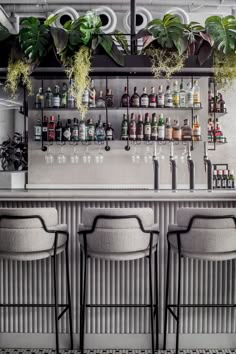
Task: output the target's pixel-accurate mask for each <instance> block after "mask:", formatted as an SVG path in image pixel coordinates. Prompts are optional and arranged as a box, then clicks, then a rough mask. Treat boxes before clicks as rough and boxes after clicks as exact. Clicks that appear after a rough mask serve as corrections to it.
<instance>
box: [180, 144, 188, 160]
mask: <svg viewBox="0 0 236 354" xmlns="http://www.w3.org/2000/svg"><path fill="white" fill-rule="evenodd" d="M187 155H188V152H187V145H184V150H183V152H182V154H181V156H180V161H181V162H182V163H184V162H185V161H186V160H187Z"/></svg>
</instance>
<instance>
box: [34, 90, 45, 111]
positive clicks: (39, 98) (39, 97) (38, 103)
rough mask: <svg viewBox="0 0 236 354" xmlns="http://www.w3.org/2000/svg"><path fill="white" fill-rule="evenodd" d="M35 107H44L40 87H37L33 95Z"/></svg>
mask: <svg viewBox="0 0 236 354" xmlns="http://www.w3.org/2000/svg"><path fill="white" fill-rule="evenodd" d="M35 108H36V109H42V108H44V94H43V89H42V87H40V88H39V91H38V93H37V94H36V97H35Z"/></svg>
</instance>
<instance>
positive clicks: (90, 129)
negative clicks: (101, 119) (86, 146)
mask: <svg viewBox="0 0 236 354" xmlns="http://www.w3.org/2000/svg"><path fill="white" fill-rule="evenodd" d="M87 128H88V130H87V140H88V141H93V140H94V138H95V126H94V124H93V120H92V118H89V120H88V125H87Z"/></svg>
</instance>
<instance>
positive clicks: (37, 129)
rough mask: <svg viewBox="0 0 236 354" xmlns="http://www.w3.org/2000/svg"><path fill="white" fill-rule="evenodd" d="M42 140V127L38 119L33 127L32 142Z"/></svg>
mask: <svg viewBox="0 0 236 354" xmlns="http://www.w3.org/2000/svg"><path fill="white" fill-rule="evenodd" d="M41 139H42V125H41V120H40V119H38V120H37V122H36V124H35V125H34V140H35V141H41Z"/></svg>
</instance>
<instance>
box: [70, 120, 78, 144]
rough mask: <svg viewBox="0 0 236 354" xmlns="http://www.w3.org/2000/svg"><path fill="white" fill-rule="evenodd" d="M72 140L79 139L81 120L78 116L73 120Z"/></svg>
mask: <svg viewBox="0 0 236 354" xmlns="http://www.w3.org/2000/svg"><path fill="white" fill-rule="evenodd" d="M71 140H72V141H79V120H78V118H74V121H73V126H72V132H71Z"/></svg>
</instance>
